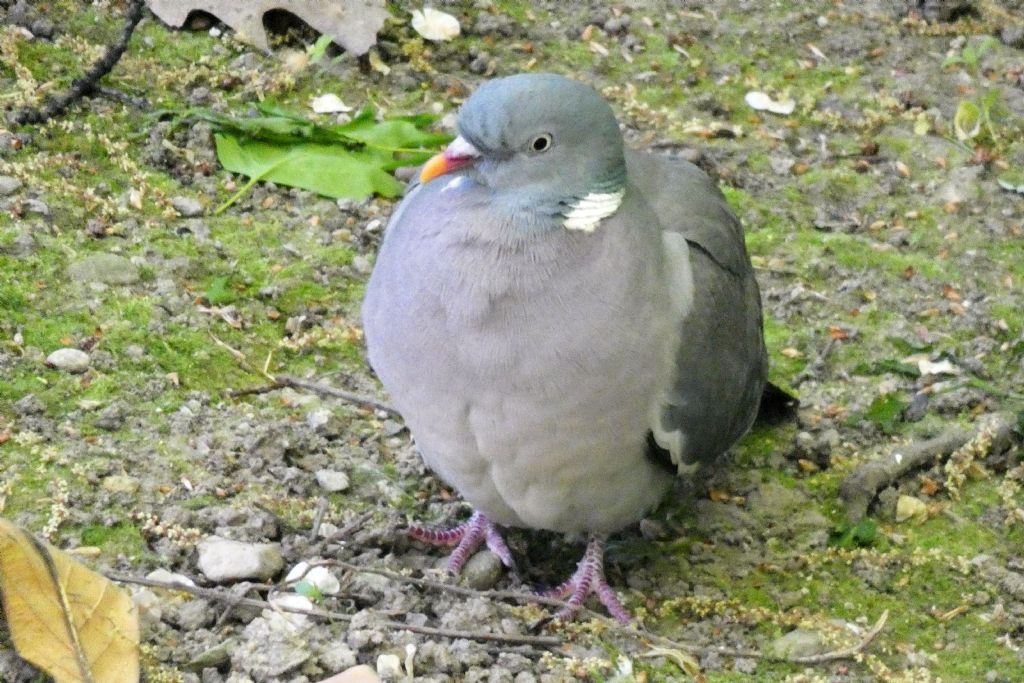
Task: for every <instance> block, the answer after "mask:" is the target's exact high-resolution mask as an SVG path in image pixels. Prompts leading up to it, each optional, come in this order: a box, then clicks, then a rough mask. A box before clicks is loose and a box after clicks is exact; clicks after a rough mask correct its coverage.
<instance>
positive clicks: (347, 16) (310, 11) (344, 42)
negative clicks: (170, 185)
mask: <svg viewBox="0 0 1024 683" xmlns="http://www.w3.org/2000/svg"><path fill="white" fill-rule="evenodd" d="M146 4H148V5H149V9H150V10H152V12H153V14H155V15H156V16H157V17H159V19H160V20H161V21H163V22H164V23H166V24H169V25H170V26H173V27H174V28H181V27H182V26H183V25H184V24H185V20H186V19H188V15H189V14H191V13H192V12H195V11H197V10H198V11H202V12H207V13H209V14H212V15H213V16H215V17H217V18H218V19H220V20H221V21H223V22H224V23H225V24H227V25H228V26H230V27H231V28H233V29H234V30H235V32H236V33H238V34H239V35H242V36H244V37H245V39H246V40H247V41H248V42H250V43H252V44H253V45H255V46H256V47H258V48H259V49H261V50H264V51H269V50H270V43H269V42H268V41H267V32H266V30H265V29H264V28H263V15H264V14H266V13H267V12H269V11H270V10H284V11H286V12H291V13H292V14H294V15H295V16H297V17H298V18H300V19H302V20H303V21H305V22H306V23H307V24H309V25H310V26H312V27H313V28H314V29H315V30H317V31H319V32H320V33H323V34H325V35H328V36H331V37H332V38H333V39H334V41H335V42H336V43H338V45H341V46H342V47H343V48H345V49H346V50H348V51H349V52H351V53H353V54H356V55H361V54H365V53H366V51H367V50H369V49H370V48H371V47H372V46H373V45H374V44H375V43H376V42H377V31H379V30H380V29H381V27H382V26H383V25H384V20H385V19H386V18H387V17H388V12H387V10H386V9H385V8H384V0H333V2H306V1H305V0H248V1H247V2H238V0H191V1H188V0H186V1H185V2H182V1H181V0H146Z"/></svg>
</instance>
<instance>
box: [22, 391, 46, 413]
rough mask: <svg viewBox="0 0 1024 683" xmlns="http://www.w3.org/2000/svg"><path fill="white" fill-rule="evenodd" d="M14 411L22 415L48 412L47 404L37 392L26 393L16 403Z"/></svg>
mask: <svg viewBox="0 0 1024 683" xmlns="http://www.w3.org/2000/svg"><path fill="white" fill-rule="evenodd" d="M14 412H15V413H17V414H18V415H20V416H21V417H28V416H29V415H42V414H43V413H45V412H46V405H45V404H43V402H42V401H40V400H39V397H38V396H36V395H35V394H26V395H25V396H24V397H22V398H19V399H18V400H17V401H16V402H15V403H14Z"/></svg>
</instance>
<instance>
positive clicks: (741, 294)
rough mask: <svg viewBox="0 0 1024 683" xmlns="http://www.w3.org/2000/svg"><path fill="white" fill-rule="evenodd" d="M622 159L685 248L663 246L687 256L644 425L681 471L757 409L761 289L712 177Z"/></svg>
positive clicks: (647, 158) (762, 357)
mask: <svg viewBox="0 0 1024 683" xmlns="http://www.w3.org/2000/svg"><path fill="white" fill-rule="evenodd" d="M628 163H629V174H630V177H631V178H632V179H633V180H634V183H637V184H638V185H639V187H640V190H641V192H642V193H643V194H644V196H645V197H646V199H647V201H648V202H649V203H650V205H651V206H652V208H653V209H654V211H655V213H656V214H657V215H658V218H659V220H660V221H661V224H662V227H663V229H664V230H665V231H666V232H671V233H677V234H680V235H682V236H683V237H684V238H685V239H686V242H687V244H688V246H689V249H688V250H686V251H684V252H678V251H676V252H673V251H669V252H668V255H669V257H670V258H689V259H690V270H691V272H692V277H693V302H692V305H691V307H690V309H689V313H688V314H687V315H686V316H685V317H684V318H683V319H682V320H681V321H680V325H681V326H682V336H681V338H680V343H679V348H678V350H677V352H676V368H675V372H676V376H675V381H674V383H673V384H672V386H671V388H670V390H669V391H668V393H667V394H666V396H665V400H664V403H663V404H662V406H661V408H660V410H659V411H658V412H657V414H656V415H654V416H652V421H653V423H652V425H651V430H652V434H653V436H654V439H655V440H656V442H657V443H658V445H660V446H661V447H662V448H664V449H666V450H668V451H669V453H670V455H671V459H672V463H673V464H674V465H675V466H676V467H677V468H680V469H681V468H683V467H684V466H686V465H690V464H695V463H702V462H709V461H711V460H713V459H715V458H716V457H718V456H719V455H721V454H722V453H724V452H725V451H727V450H728V449H729V448H730V447H731V446H732V445H733V444H734V443H735V442H736V441H737V440H738V439H739V438H740V437H741V436H743V434H744V433H745V432H746V431H747V429H749V428H750V425H751V424H752V422H753V420H754V417H755V416H756V414H757V407H758V404H759V402H760V398H761V394H762V391H763V389H764V385H765V381H766V376H767V367H768V359H767V353H766V351H765V346H764V334H763V328H762V322H761V297H760V292H759V291H758V287H757V281H756V280H755V279H754V271H753V268H752V266H751V264H750V259H749V257H748V256H747V250H746V245H745V243H744V240H743V228H742V226H741V225H740V222H739V220H738V219H737V218H736V216H735V215H734V214H733V212H732V210H731V209H730V208H729V206H728V204H727V203H726V201H725V197H723V196H722V193H721V192H720V191H719V190H718V188H717V186H716V185H715V184H714V182H713V181H712V180H711V179H710V178H709V177H708V176H707V175H706V174H705V173H704V172H703V171H701V170H700V169H698V168H697V167H696V166H693V165H692V164H689V163H687V162H683V161H678V160H673V159H669V158H666V157H661V156H656V155H652V154H646V153H633V154H631V155H630V156H629V157H628ZM645 180H646V181H647V182H644V181H645ZM687 252H688V254H687Z"/></svg>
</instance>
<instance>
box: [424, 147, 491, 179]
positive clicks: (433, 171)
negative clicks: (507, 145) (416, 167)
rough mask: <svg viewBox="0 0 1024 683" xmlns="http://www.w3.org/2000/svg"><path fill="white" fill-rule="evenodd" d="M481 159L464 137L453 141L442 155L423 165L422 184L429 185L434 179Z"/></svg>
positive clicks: (433, 157) (437, 155) (436, 155)
mask: <svg viewBox="0 0 1024 683" xmlns="http://www.w3.org/2000/svg"><path fill="white" fill-rule="evenodd" d="M479 157H480V152H479V151H477V149H476V147H474V146H473V145H471V144H470V143H469V142H467V141H466V140H465V139H464V138H463V137H461V136H460V137H457V138H455V139H454V140H452V142H451V144H450V145H448V148H447V149H446V150H445V151H443V152H441V153H440V154H435V155H434V156H432V157H430V159H428V160H427V163H425V164H423V168H421V169H420V182H421V183H428V182H430V181H431V180H433V179H434V178H436V177H438V176H440V175H444V174H446V173H451V172H453V171H457V170H458V169H460V168H462V167H463V166H467V165H469V164H471V163H473V162H474V161H476V160H477V159H478V158H479Z"/></svg>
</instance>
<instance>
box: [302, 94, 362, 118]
mask: <svg viewBox="0 0 1024 683" xmlns="http://www.w3.org/2000/svg"><path fill="white" fill-rule="evenodd" d="M309 106H311V107H312V108H313V111H315V112H316V113H317V114H340V113H342V112H348V111H352V107H350V106H348V105H347V104H345V103H344V102H342V101H341V98H340V97H338V96H337V95H335V94H334V93H327V94H326V95H321V96H320V97H314V98H313V101H312V102H311V103H310V105H309Z"/></svg>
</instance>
